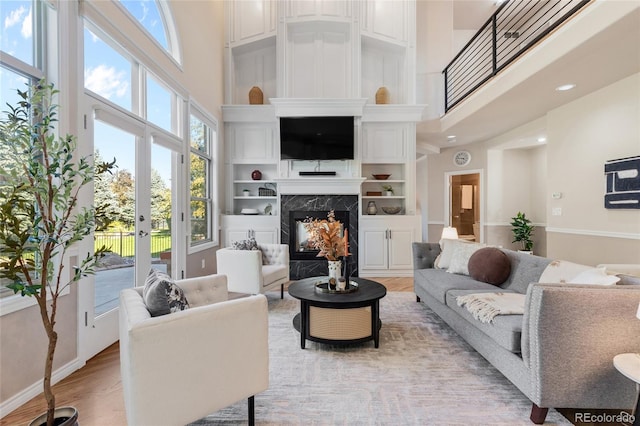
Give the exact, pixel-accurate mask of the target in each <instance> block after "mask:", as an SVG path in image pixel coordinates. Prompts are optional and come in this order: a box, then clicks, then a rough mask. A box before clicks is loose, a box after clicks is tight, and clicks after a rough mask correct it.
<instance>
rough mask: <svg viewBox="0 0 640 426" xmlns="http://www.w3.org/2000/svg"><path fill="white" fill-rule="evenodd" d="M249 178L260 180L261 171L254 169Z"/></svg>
mask: <svg viewBox="0 0 640 426" xmlns="http://www.w3.org/2000/svg"><path fill="white" fill-rule="evenodd" d="M251 179H253V180H260V179H262V172H261V171H260V170H254V171H252V172H251Z"/></svg>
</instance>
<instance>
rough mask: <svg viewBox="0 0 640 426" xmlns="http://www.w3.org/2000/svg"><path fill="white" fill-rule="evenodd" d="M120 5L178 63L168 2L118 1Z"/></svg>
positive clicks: (157, 0) (178, 54) (178, 58)
mask: <svg viewBox="0 0 640 426" xmlns="http://www.w3.org/2000/svg"><path fill="white" fill-rule="evenodd" d="M120 4H121V5H122V6H124V8H125V9H126V10H127V12H129V14H131V16H133V17H134V18H135V19H136V21H137V22H138V23H139V24H140V25H141V26H142V28H144V30H145V31H146V32H147V33H148V34H149V36H150V37H151V38H152V39H154V40H155V41H156V42H157V43H158V44H159V45H160V46H162V48H163V49H164V50H166V51H167V52H168V53H169V54H170V55H171V56H172V57H173V58H174V59H175V60H176V61H177V62H178V63H180V50H179V46H178V39H177V35H176V31H175V25H174V23H173V18H172V15H171V12H170V10H169V5H168V2H166V1H163V0H120Z"/></svg>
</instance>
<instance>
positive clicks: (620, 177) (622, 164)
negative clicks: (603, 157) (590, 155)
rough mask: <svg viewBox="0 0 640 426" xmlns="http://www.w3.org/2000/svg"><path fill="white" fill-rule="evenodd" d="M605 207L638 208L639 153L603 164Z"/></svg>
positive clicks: (639, 201) (639, 190) (639, 193)
mask: <svg viewBox="0 0 640 426" xmlns="http://www.w3.org/2000/svg"><path fill="white" fill-rule="evenodd" d="M604 175H605V178H606V180H607V182H606V185H607V186H606V191H607V192H606V193H605V195H604V208H605V209H640V155H639V156H635V157H628V158H620V159H617V160H609V161H607V162H606V163H605V164H604Z"/></svg>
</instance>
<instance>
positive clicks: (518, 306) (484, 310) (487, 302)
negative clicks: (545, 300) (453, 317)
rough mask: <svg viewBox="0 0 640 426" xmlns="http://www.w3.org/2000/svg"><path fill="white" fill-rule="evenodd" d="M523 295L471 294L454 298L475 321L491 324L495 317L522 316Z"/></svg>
mask: <svg viewBox="0 0 640 426" xmlns="http://www.w3.org/2000/svg"><path fill="white" fill-rule="evenodd" d="M524 299H525V295H524V294H520V293H473V294H467V295H465V296H458V297H456V302H457V303H458V306H465V305H466V308H467V310H468V311H469V312H470V313H471V314H472V315H473V317H474V318H475V319H477V320H480V321H482V322H485V323H492V322H493V318H495V316H496V315H516V314H524Z"/></svg>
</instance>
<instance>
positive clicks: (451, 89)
mask: <svg viewBox="0 0 640 426" xmlns="http://www.w3.org/2000/svg"><path fill="white" fill-rule="evenodd" d="M590 1H591V0H537V1H527V0H507V1H505V2H504V3H502V4H501V5H500V7H499V8H498V9H497V10H496V12H495V13H494V14H493V16H491V18H489V20H488V21H487V22H486V23H485V24H484V25H483V26H482V28H480V30H478V32H477V33H476V35H475V36H473V38H472V39H471V40H470V41H469V42H468V43H467V44H466V45H465V46H464V48H462V50H461V51H460V53H458V54H457V55H456V57H455V58H453V60H452V61H451V62H450V63H449V65H447V67H446V68H445V69H444V71H443V74H444V84H445V90H444V107H445V111H447V112H448V111H449V110H450V109H451V108H453V107H454V106H455V105H456V104H458V103H459V102H460V101H462V100H463V99H465V98H466V97H467V96H469V95H470V94H471V93H473V92H474V91H475V90H476V89H477V88H478V87H480V86H481V85H483V84H484V83H485V82H487V80H489V79H491V78H492V77H493V76H494V75H496V74H497V73H499V72H500V71H501V70H502V69H503V68H504V67H506V66H507V65H509V64H510V63H512V62H513V61H514V60H515V59H516V58H518V56H520V55H521V54H523V53H524V52H526V51H527V50H528V49H529V48H530V47H532V46H533V45H535V44H536V43H537V42H538V40H540V39H541V38H543V37H544V36H546V35H547V34H548V33H549V32H551V31H553V30H554V29H555V28H556V27H558V26H559V25H561V24H562V23H563V22H565V21H566V20H567V19H568V18H569V17H570V16H572V15H573V14H574V13H576V12H578V11H579V10H580V9H581V8H582V7H584V6H585V5H587V4H588V3H589V2H590Z"/></svg>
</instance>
